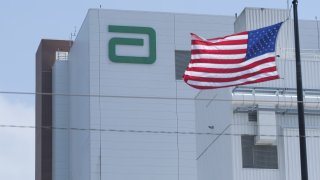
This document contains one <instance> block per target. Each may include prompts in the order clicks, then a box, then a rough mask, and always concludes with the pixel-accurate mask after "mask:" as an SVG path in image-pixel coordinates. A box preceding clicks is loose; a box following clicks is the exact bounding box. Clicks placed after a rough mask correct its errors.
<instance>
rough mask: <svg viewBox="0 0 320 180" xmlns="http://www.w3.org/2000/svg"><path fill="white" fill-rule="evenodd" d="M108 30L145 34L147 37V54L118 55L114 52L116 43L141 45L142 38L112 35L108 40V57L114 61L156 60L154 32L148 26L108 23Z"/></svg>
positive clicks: (149, 62) (139, 62)
mask: <svg viewBox="0 0 320 180" xmlns="http://www.w3.org/2000/svg"><path fill="white" fill-rule="evenodd" d="M108 30H109V32H116V33H130V34H146V35H148V38H149V56H148V57H143V56H142V57H140V56H119V55H117V54H116V46H117V45H128V46H143V45H144V40H143V39H138V38H120V37H114V38H111V39H110V41H109V59H110V60H111V61H112V62H116V63H134V64H152V63H154V62H155V61H156V32H155V30H154V29H152V28H150V27H136V26H114V25H109V27H108Z"/></svg>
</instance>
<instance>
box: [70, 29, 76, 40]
mask: <svg viewBox="0 0 320 180" xmlns="http://www.w3.org/2000/svg"><path fill="white" fill-rule="evenodd" d="M76 36H77V26H74V32H72V33H70V40H73V38H74V37H76Z"/></svg>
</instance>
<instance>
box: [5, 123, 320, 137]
mask: <svg viewBox="0 0 320 180" xmlns="http://www.w3.org/2000/svg"><path fill="white" fill-rule="evenodd" d="M249 126H250V125H249ZM0 128H22V129H48V130H74V131H98V132H99V131H102V132H117V133H139V134H144V133H146V134H180V135H214V136H242V135H244V133H224V132H221V133H210V132H192V131H160V130H159V131H152V130H135V129H95V128H75V127H70V128H64V127H52V126H27V125H11V124H1V125H0ZM259 136H268V137H300V136H299V135H274V134H264V135H263V134H262V135H259ZM304 137H310V138H320V135H312V136H310V135H306V136H304Z"/></svg>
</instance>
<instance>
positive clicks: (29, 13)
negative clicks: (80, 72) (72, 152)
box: [0, 0, 320, 180]
mask: <svg viewBox="0 0 320 180" xmlns="http://www.w3.org/2000/svg"><path fill="white" fill-rule="evenodd" d="M287 2H289V5H291V1H287V0H223V1H221V0H198V1H194V0H161V1H160V0H159V1H152V0H112V1H111V0H100V1H98V0H54V1H49V0H28V1H25V0H17V1H2V2H1V7H0V9H1V10H0V32H1V33H0V52H1V57H0V92H4V91H14V92H34V91H35V52H36V50H37V48H38V45H39V42H40V40H41V39H70V33H71V32H73V31H74V29H75V27H76V29H79V28H80V26H81V23H82V21H83V19H84V17H85V15H86V13H87V10H88V9H89V8H99V6H100V5H101V6H102V8H103V9H119V10H143V11H157V12H174V13H190V14H209V15H228V16H234V15H235V13H238V14H240V13H241V11H242V10H243V8H245V7H263V8H282V9H285V8H287V7H288V3H287ZM319 7H320V1H319V0H308V1H299V18H300V19H309V20H314V19H315V17H316V16H318V17H319V18H320V11H319V10H318V8H319ZM34 106H35V105H34V96H32V95H16V94H10V95H8V94H3V93H0V147H1V148H0V179H10V180H21V179H25V180H29V179H34V171H35V170H34V154H35V152H34V129H21V128H20V129H19V128H3V127H1V124H15V125H34ZM17 170H19V171H18V172H19V173H17Z"/></svg>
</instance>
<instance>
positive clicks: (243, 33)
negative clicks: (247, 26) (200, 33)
mask: <svg viewBox="0 0 320 180" xmlns="http://www.w3.org/2000/svg"><path fill="white" fill-rule="evenodd" d="M246 34H248V32H246V31H245V32H240V33H236V34H231V35H228V36H224V37H218V38H210V39H208V40H209V41H211V40H217V39H225V38H228V37H230V36H237V35H246ZM194 35H195V34H194Z"/></svg>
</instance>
